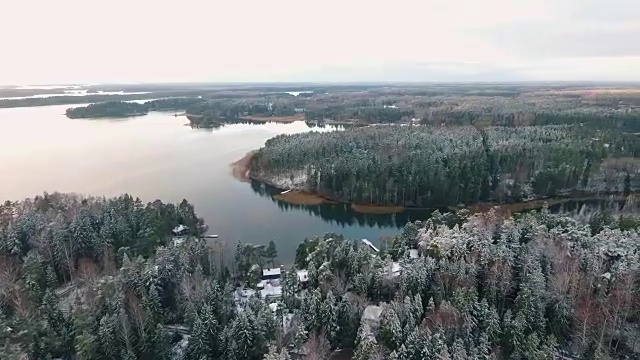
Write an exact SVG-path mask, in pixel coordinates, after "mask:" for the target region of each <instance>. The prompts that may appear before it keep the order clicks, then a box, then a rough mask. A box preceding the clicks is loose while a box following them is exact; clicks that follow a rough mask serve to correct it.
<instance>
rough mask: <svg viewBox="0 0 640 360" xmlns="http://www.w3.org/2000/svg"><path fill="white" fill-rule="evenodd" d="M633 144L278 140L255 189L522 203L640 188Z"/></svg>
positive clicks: (542, 132)
mask: <svg viewBox="0 0 640 360" xmlns="http://www.w3.org/2000/svg"><path fill="white" fill-rule="evenodd" d="M639 152H640V142H638V140H637V136H635V135H625V134H621V133H617V132H609V131H601V130H594V129H589V130H585V129H583V128H580V127H577V128H576V127H573V126H563V125H549V126H530V127H515V128H514V127H487V128H476V127H471V126H462V127H430V126H397V125H395V126H383V125H379V126H369V127H366V128H352V129H347V130H345V131H336V132H331V133H314V132H311V133H303V134H294V135H280V136H277V137H275V138H272V139H270V140H268V141H267V143H266V145H265V147H264V148H262V149H261V150H260V151H259V152H257V154H256V155H255V156H254V157H253V158H252V161H251V171H252V176H253V177H254V178H256V179H261V180H265V181H267V182H269V183H272V184H274V185H276V186H281V187H283V188H300V189H304V190H311V191H314V192H317V193H320V194H322V195H326V196H329V197H331V198H336V199H339V200H343V201H349V202H355V203H359V204H387V205H388V204H394V205H407V206H420V207H429V206H446V205H457V204H473V203H477V202H501V203H502V202H519V201H523V200H531V199H539V198H547V197H555V196H561V195H571V194H576V193H609V192H618V193H623V192H624V193H629V192H632V191H636V190H637V189H638V187H640V173H639V172H638V169H639V167H638V164H637V161H636V159H635V156H637V155H638V153H639Z"/></svg>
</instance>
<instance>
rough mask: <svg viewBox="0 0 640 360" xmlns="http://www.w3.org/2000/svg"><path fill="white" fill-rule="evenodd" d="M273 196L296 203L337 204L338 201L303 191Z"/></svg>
mask: <svg viewBox="0 0 640 360" xmlns="http://www.w3.org/2000/svg"><path fill="white" fill-rule="evenodd" d="M273 198H274V199H276V200H280V201H285V202H288V203H290V204H295V205H322V204H336V202H334V201H331V200H329V199H327V198H325V197H323V196H320V195H317V194H311V193H307V192H303V191H289V192H288V193H286V194H279V195H274V196H273Z"/></svg>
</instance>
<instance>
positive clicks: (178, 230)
mask: <svg viewBox="0 0 640 360" xmlns="http://www.w3.org/2000/svg"><path fill="white" fill-rule="evenodd" d="M171 233H172V234H173V236H186V235H188V233H189V228H188V227H186V226H184V225H182V224H180V225H178V226H176V227H175V228H173V230H171Z"/></svg>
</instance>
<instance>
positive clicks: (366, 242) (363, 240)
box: [362, 239, 380, 252]
mask: <svg viewBox="0 0 640 360" xmlns="http://www.w3.org/2000/svg"><path fill="white" fill-rule="evenodd" d="M362 242H363V243H365V244H366V245H368V246H369V247H370V248H372V249H373V250H374V251H375V252H379V251H380V250H378V248H377V247H375V246H374V245H373V243H372V242H371V241H369V240H367V239H362Z"/></svg>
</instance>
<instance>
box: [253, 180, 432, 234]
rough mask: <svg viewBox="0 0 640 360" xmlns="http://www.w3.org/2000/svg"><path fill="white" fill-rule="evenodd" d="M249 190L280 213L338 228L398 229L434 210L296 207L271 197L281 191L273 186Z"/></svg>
mask: <svg viewBox="0 0 640 360" xmlns="http://www.w3.org/2000/svg"><path fill="white" fill-rule="evenodd" d="M251 189H252V190H253V191H254V192H255V193H256V194H259V195H260V196H263V197H267V198H270V199H271V201H272V202H273V203H275V204H276V205H277V206H278V208H279V209H280V210H282V211H285V212H286V211H305V212H307V213H309V214H310V215H313V216H317V217H319V218H321V219H322V220H324V221H326V222H328V223H331V224H336V225H338V226H342V227H344V226H367V227H378V228H400V227H403V226H404V225H405V224H406V223H407V222H410V221H416V220H425V219H427V218H429V216H431V213H433V211H434V210H435V209H419V210H418V209H415V210H413V209H409V210H405V211H402V212H399V213H396V214H363V213H359V212H357V211H354V210H353V209H352V208H351V206H350V205H349V204H346V203H338V204H322V205H298V204H291V203H288V202H286V201H281V200H276V199H274V198H273V195H277V194H279V193H280V192H281V191H282V190H281V189H278V188H275V187H273V186H270V185H267V184H264V183H261V182H259V181H255V180H252V181H251ZM440 210H441V211H442V209H440Z"/></svg>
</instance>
